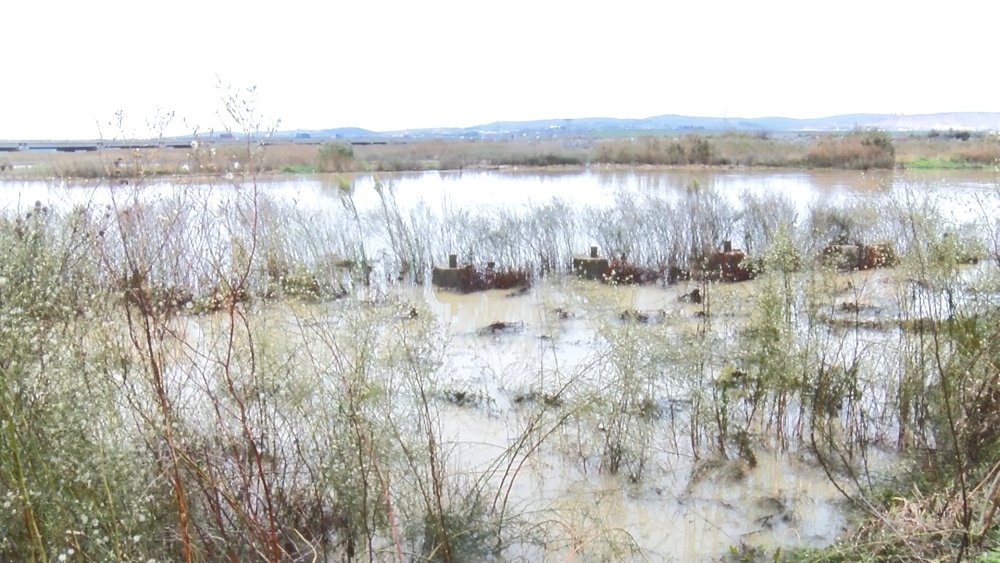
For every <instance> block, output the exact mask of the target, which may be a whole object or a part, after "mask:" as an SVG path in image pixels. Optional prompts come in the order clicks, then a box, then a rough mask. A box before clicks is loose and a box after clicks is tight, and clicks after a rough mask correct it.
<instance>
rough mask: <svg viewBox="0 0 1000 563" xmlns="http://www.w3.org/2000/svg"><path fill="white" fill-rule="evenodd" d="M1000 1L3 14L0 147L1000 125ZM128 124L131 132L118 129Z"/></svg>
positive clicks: (97, 8) (410, 1) (210, 6)
mask: <svg viewBox="0 0 1000 563" xmlns="http://www.w3.org/2000/svg"><path fill="white" fill-rule="evenodd" d="M998 15H1000V4H995V3H993V2H985V1H966V0H951V1H949V2H912V3H903V2H888V1H881V0H864V1H855V0H847V1H836V2H833V1H825V2H819V1H806V0H795V1H791V0H790V1H769V0H733V1H714V2H713V1H705V0H684V1H682V2H673V1H649V2H638V1H631V0H616V1H613V2H607V1H605V2H590V1H588V0H577V1H571V2H564V1H561V0H560V1H548V0H528V1H522V0H505V1H503V2H485V1H477V0H465V1H454V2H450V1H442V0H381V1H379V0H366V1H355V2H343V1H326V2H315V3H313V2H297V1H293V0H284V1H280V2H275V1H271V2H261V3H254V2H249V1H242V2H228V1H216V0H199V1H193V2H192V1H187V0H182V1H178V0H171V1H170V2H137V1H128V2H102V1H100V0H95V1H92V2H80V1H78V0H72V1H50V2H45V1H32V2H28V1H15V0H10V1H8V2H5V3H4V6H3V8H2V13H0V26H2V27H0V44H2V45H3V55H2V56H0V139H36V138H96V137H99V136H103V137H107V138H110V137H116V136H120V135H121V134H125V135H130V136H149V135H150V134H151V129H152V130H155V129H157V127H155V126H153V127H150V123H154V122H156V121H157V116H158V115H166V114H168V113H169V112H173V113H174V115H175V117H174V118H173V120H172V121H171V123H170V125H169V127H168V129H167V130H166V131H165V132H166V133H167V134H176V133H187V132H191V131H192V130H193V129H195V128H198V129H199V130H200V131H202V132H207V131H208V130H210V129H215V130H220V129H221V128H222V127H223V122H222V121H221V120H220V117H219V112H220V111H221V110H222V107H223V106H222V103H221V101H220V98H221V94H222V92H221V91H220V90H219V88H218V85H219V83H220V81H221V83H222V84H223V85H224V86H226V87H228V88H234V89H244V88H247V87H251V86H256V88H257V89H256V96H255V98H254V100H253V103H254V104H255V108H256V110H257V111H258V112H259V113H260V114H262V115H264V116H265V118H266V120H267V121H268V122H274V121H276V120H279V119H280V128H281V129H300V128H301V129H321V128H330V127H346V126H357V127H364V128H367V129H373V130H379V131H384V130H394V129H403V128H413V127H433V126H470V125H477V124H483V123H489V122H493V121H497V120H526V119H543V118H582V117H628V118H642V117H649V116H652V115H660V114H667V113H674V114H685V115H699V116H728V117H761V116H771V115H780V116H787V117H821V116H827V115H834V114H841V113H909V114H912V113H933V112H944V111H1000V87H998V85H1000V70H997V69H998V64H997V53H998V52H1000V40H998V37H1000V33H998V31H1000V29H998V26H1000V18H997V16H998ZM119 110H120V111H122V112H123V113H124V115H125V121H124V128H123V129H124V130H123V131H119V129H120V128H119V127H118V126H117V124H115V122H116V119H115V115H116V112H118V111H119Z"/></svg>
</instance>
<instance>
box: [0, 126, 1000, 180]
mask: <svg viewBox="0 0 1000 563" xmlns="http://www.w3.org/2000/svg"><path fill="white" fill-rule="evenodd" d="M245 152H246V146H245V145H244V144H241V143H234V142H227V143H223V142H218V143H206V144H204V145H203V146H202V147H201V148H199V149H197V150H183V149H172V150H160V151H146V152H141V153H135V152H133V151H120V150H119V151H115V150H109V151H102V152H89V153H35V152H13V153H3V154H0V163H2V164H4V165H5V166H4V168H5V170H4V171H2V172H0V178H6V179H13V178H51V177H58V178H69V177H73V178H99V177H108V176H128V175H133V176H134V175H137V173H140V172H141V174H142V175H145V176H158V175H200V174H217V173H226V172H236V171H237V168H236V167H237V166H239V158H238V156H239V155H240V154H242V153H245ZM998 159H1000V138H998V137H997V136H996V135H983V134H975V135H972V134H968V133H966V134H959V133H955V132H952V133H950V134H941V133H935V132H932V133H931V134H922V135H917V134H907V135H896V136H894V137H892V136H889V135H888V134H886V133H883V132H878V131H858V132H851V133H846V134H813V135H806V134H799V135H791V134H787V135H766V134H757V135H751V134H735V133H731V134H712V135H695V134H691V135H682V136H665V135H649V136H640V137H632V138H608V139H598V138H567V139H540V140H529V139H516V140H504V141H472V140H464V141H463V140H413V141H405V142H404V141H389V142H386V143H385V144H359V145H351V144H348V143H346V142H339V141H337V142H328V143H325V144H321V143H318V142H317V143H315V144H304V143H294V144H293V143H281V142H277V143H275V144H273V145H270V146H269V147H268V150H267V151H266V153H265V154H264V156H263V158H262V160H261V161H260V162H258V163H256V166H257V167H258V170H256V171H255V172H257V173H276V174H280V173H312V172H352V171H375V172H378V171H411V170H414V171H418V170H446V169H447V170H455V169H468V168H497V167H508V166H520V167H546V166H584V165H596V164H611V165H628V166H634V165H658V166H677V165H680V166H689V165H698V166H740V167H744V166H746V167H752V166H769V167H820V168H846V169H868V168H883V169H886V168H893V167H902V168H911V167H912V168H975V167H988V166H995V165H996V163H997V162H998ZM116 162H128V166H130V167H137V168H138V169H136V168H122V167H121V166H116ZM11 166H13V168H11Z"/></svg>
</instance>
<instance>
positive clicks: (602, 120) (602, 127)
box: [278, 112, 1000, 139]
mask: <svg viewBox="0 0 1000 563" xmlns="http://www.w3.org/2000/svg"><path fill="white" fill-rule="evenodd" d="M858 128H878V129H883V130H886V131H894V132H905V131H930V130H939V131H946V130H948V129H955V130H966V131H998V130H1000V112H948V113H930V114H915V115H901V114H863V113H861V114H844V115H834V116H829V117H818V118H807V119H798V118H792V117H779V116H773V117H755V118H744V117H698V116H685V115H673V114H665V115H657V116H653V117H647V118H644V119H618V118H611V117H587V118H579V119H541V120H533V121H497V122H493V123H485V124H481V125H475V126H472V127H433V128H422V129H403V130H397V131H371V130H368V129H362V128H358V127H339V128H332V129H319V130H311V131H302V130H300V131H299V132H297V133H296V132H282V133H279V134H278V135H279V136H294V135H296V134H298V135H303V133H305V134H308V135H310V136H312V137H318V138H342V139H357V138H374V139H379V138H386V139H389V138H421V137H423V138H427V137H453V138H491V137H510V136H512V135H513V136H528V135H532V136H568V135H597V134H602V133H604V134H616V133H617V134H622V133H629V132H635V133H638V134H642V133H653V132H663V133H670V132H675V133H684V132H699V131H703V132H706V133H707V132H713V133H714V132H724V131H733V132H758V133H795V132H810V131H815V132H830V131H851V130H854V129H858Z"/></svg>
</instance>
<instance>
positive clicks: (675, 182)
mask: <svg viewBox="0 0 1000 563" xmlns="http://www.w3.org/2000/svg"><path fill="white" fill-rule="evenodd" d="M350 181H351V183H352V185H353V192H354V200H355V203H356V205H357V206H358V208H359V209H373V208H376V207H377V206H378V205H379V199H378V195H377V193H376V191H375V189H374V186H375V184H376V182H381V183H383V184H385V185H390V186H392V187H393V188H394V190H395V195H396V201H397V202H398V203H399V204H400V206H401V207H403V208H412V207H413V206H415V205H417V204H418V203H423V204H426V205H428V206H430V207H431V209H436V210H440V209H442V208H444V207H457V208H476V207H479V206H510V207H513V208H515V209H516V208H522V207H525V206H531V205H540V204H544V203H548V202H549V201H552V200H553V199H555V198H560V199H564V200H568V201H571V202H573V203H574V204H585V205H593V206H603V205H608V204H610V203H612V202H613V201H614V198H615V195H616V194H617V193H618V192H621V191H623V190H625V191H631V192H634V193H636V194H651V195H666V194H670V193H677V192H679V191H681V190H684V189H685V188H687V187H688V186H690V185H692V184H694V183H697V184H699V185H701V186H706V187H711V188H714V189H715V190H717V192H718V193H720V194H723V195H725V196H728V197H729V198H731V200H732V202H733V203H738V200H739V196H740V195H741V194H742V193H744V192H750V193H755V194H760V193H768V192H776V193H780V194H782V195H784V196H786V197H788V198H790V199H791V200H792V201H793V202H795V203H796V204H797V205H799V206H800V208H805V207H807V206H808V205H809V204H810V203H813V202H815V201H817V200H819V199H824V198H845V197H871V196H878V195H886V194H892V193H902V192H905V191H908V190H914V191H919V192H921V193H926V194H931V195H933V196H942V197H944V199H946V200H949V201H952V202H953V204H955V205H962V204H964V203H965V202H968V201H971V200H972V198H974V197H976V196H977V195H978V196H985V195H987V194H990V193H994V192H995V191H996V190H997V186H998V185H1000V182H998V177H997V173H996V172H995V171H991V170H940V171H867V172H864V171H844V170H756V169H740V170H725V169H701V170H699V169H666V170H665V169H649V170H643V169H640V170H621V169H601V168H591V169H586V170H582V171H579V170H578V171H541V172H539V171H524V172H521V171H517V170H510V171H475V172H467V171H440V172H439V171H433V172H421V173H383V174H378V175H371V174H357V175H353V176H351V178H350ZM340 183H341V178H340V177H339V176H333V175H311V176H296V177H288V178H284V177H276V178H264V179H259V180H258V181H257V186H258V187H259V188H260V190H261V191H262V193H266V194H268V195H269V196H271V197H274V198H275V199H278V200H281V201H285V202H288V203H293V204H295V205H297V206H301V207H302V208H305V209H315V208H317V207H319V208H324V207H336V208H339V207H340V205H341V204H340V197H341V196H340V194H341V190H340ZM0 187H2V190H0V209H7V210H14V209H19V208H20V209H25V208H26V207H28V206H31V205H34V202H35V201H41V202H42V203H43V204H46V205H81V204H87V203H95V204H99V205H103V204H107V203H110V202H111V200H112V198H113V196H114V194H116V193H118V194H124V193H126V192H127V191H128V190H130V189H131V188H132V187H133V186H129V185H124V186H123V185H121V184H114V183H110V181H107V180H105V181H77V180H32V181H6V182H2V183H0ZM245 187H246V182H243V183H241V184H240V189H244V188H245ZM178 189H196V190H208V191H212V192H214V193H218V194H224V193H225V192H226V191H228V190H232V189H236V188H234V187H233V184H232V183H230V182H227V181H220V182H218V183H214V184H211V185H209V184H199V183H191V182H190V181H188V180H184V181H182V182H179V183H178V182H175V181H174V180H171V179H161V178H157V179H152V180H149V181H148V183H147V184H145V185H144V186H143V188H142V190H143V193H144V196H145V197H149V198H153V197H158V196H163V195H167V194H170V193H172V192H173V191H175V190H178ZM220 197H221V195H220Z"/></svg>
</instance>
